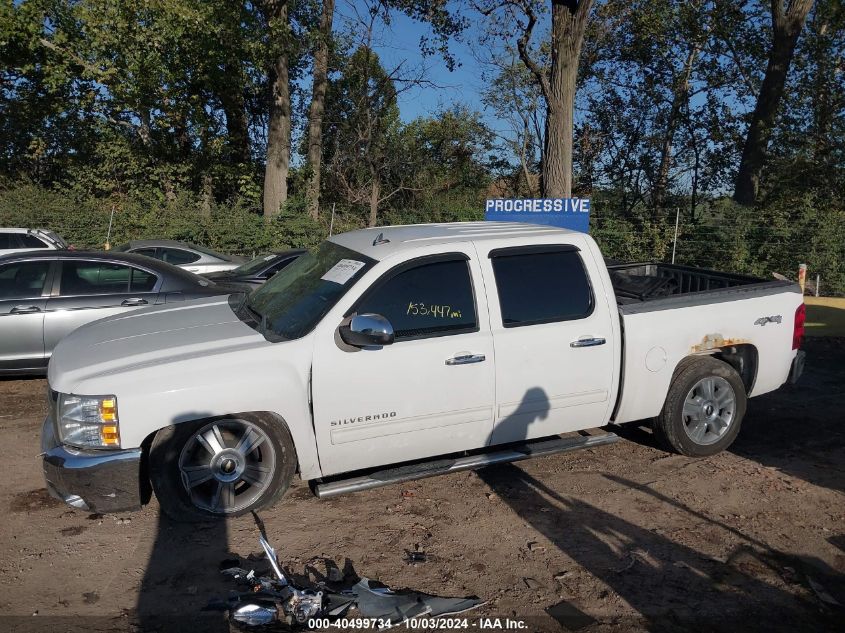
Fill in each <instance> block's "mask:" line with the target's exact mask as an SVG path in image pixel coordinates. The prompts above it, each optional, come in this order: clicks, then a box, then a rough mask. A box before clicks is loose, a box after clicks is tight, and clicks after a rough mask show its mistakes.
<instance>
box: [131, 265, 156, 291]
mask: <svg viewBox="0 0 845 633" xmlns="http://www.w3.org/2000/svg"><path fill="white" fill-rule="evenodd" d="M157 281H158V277H156V276H155V275H154V274H152V273H148V272H147V271H146V270H141V269H140V268H133V269H132V281H131V285H130V286H129V289H130V290H129V291H130V292H152V290H153V288H155V285H156V282H157Z"/></svg>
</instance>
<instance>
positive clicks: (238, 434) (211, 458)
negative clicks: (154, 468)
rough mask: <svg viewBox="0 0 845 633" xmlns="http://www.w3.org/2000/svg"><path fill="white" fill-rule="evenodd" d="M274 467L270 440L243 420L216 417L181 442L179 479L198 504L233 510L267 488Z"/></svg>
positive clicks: (214, 510)
mask: <svg viewBox="0 0 845 633" xmlns="http://www.w3.org/2000/svg"><path fill="white" fill-rule="evenodd" d="M275 470H276V454H275V451H274V450H273V443H272V442H271V441H270V439H269V438H268V437H267V435H266V434H265V433H264V431H262V430H261V429H260V428H258V427H257V426H255V425H254V424H251V423H250V422H247V421H245V420H237V419H227V420H216V421H214V422H210V423H209V424H206V425H205V426H203V427H202V428H200V429H199V430H198V431H197V432H196V433H194V434H193V435H192V436H191V438H190V439H189V440H188V441H187V442H185V446H184V447H183V448H182V453H181V454H180V455H179V472H180V474H181V475H182V484H183V485H184V486H185V490H187V491H188V494H189V495H190V497H191V502H192V503H193V504H194V505H195V506H196V507H198V508H201V509H203V510H207V511H208V512H212V513H214V514H231V513H233V512H237V511H239V510H241V509H243V508H245V507H247V506H249V505H250V504H251V503H253V502H254V501H255V500H256V499H257V498H258V497H259V496H261V494H263V493H264V492H265V490H266V489H267V486H269V484H270V482H271V481H272V480H273V474H274V473H275Z"/></svg>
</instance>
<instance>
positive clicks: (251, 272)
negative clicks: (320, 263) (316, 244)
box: [203, 248, 308, 288]
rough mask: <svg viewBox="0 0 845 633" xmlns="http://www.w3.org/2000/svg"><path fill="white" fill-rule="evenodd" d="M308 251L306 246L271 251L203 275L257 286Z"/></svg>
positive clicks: (228, 282)
mask: <svg viewBox="0 0 845 633" xmlns="http://www.w3.org/2000/svg"><path fill="white" fill-rule="evenodd" d="M307 252H308V251H306V250H305V249H304V248H298V249H294V250H289V251H280V252H278V253H270V254H269V255H262V256H261V257H256V258H255V259H251V260H250V261H248V262H247V263H246V264H242V265H241V266H238V267H237V268H233V269H232V270H224V271H221V272H217V273H206V274H204V275H203V276H204V277H206V278H208V279H211V280H213V281H216V282H218V283H227V284H230V283H237V284H246V285H248V286H250V287H251V288H257V287H258V286H260V285H261V284H263V283H264V282H265V281H267V280H268V279H270V277H272V276H273V275H275V274H276V273H277V272H279V271H280V270H282V269H283V268H285V267H286V266H287V265H288V264H291V263H293V262H294V261H296V258H297V257H300V256H301V255H304V254H305V253H307Z"/></svg>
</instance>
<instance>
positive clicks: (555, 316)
mask: <svg viewBox="0 0 845 633" xmlns="http://www.w3.org/2000/svg"><path fill="white" fill-rule="evenodd" d="M491 256H492V263H493V272H494V273H495V275H496V287H497V289H498V292H499V306H500V307H501V310H502V324H503V325H504V326H505V327H518V326H520V325H534V324H537V323H553V322H555V321H571V320H574V319H581V318H584V317H586V316H588V315H589V314H590V313H591V312H592V311H593V293H592V290H591V288H590V283H589V281H588V280H587V272H586V271H585V270H584V264H583V263H582V262H581V256H580V255H579V254H578V252H577V251H576V250H568V249H566V250H556V251H552V252H533V253H532V252H520V249H514V250H513V251H512V253H509V252H508V251H503V252H501V251H500V252H499V254H496V252H495V251H494V253H491Z"/></svg>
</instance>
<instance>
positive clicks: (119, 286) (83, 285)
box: [59, 260, 132, 297]
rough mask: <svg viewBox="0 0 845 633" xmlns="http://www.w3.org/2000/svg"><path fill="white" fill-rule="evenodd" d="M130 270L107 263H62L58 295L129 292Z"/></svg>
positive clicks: (126, 267) (119, 265)
mask: <svg viewBox="0 0 845 633" xmlns="http://www.w3.org/2000/svg"><path fill="white" fill-rule="evenodd" d="M131 272H132V269H131V268H130V267H129V266H123V265H121V264H111V263H108V262H85V261H67V260H66V261H64V262H62V282H61V291H60V293H59V294H60V295H61V296H63V297H72V296H78V295H107V294H119V293H125V292H128V290H129V278H130V275H131Z"/></svg>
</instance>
